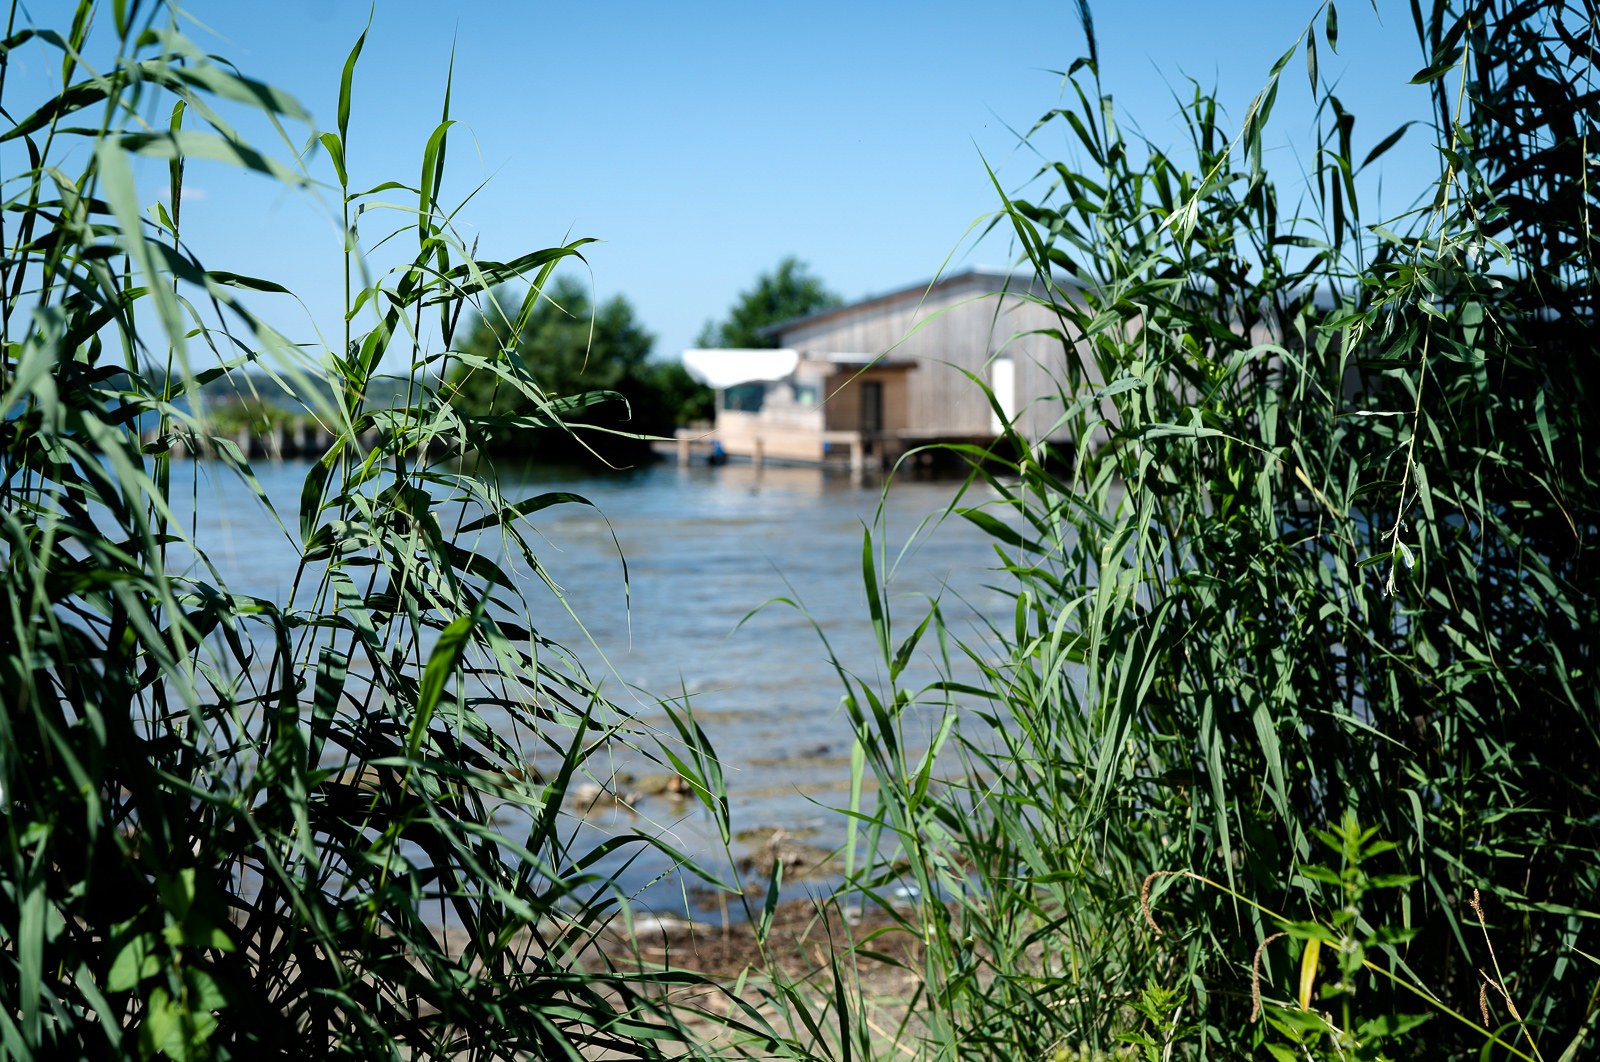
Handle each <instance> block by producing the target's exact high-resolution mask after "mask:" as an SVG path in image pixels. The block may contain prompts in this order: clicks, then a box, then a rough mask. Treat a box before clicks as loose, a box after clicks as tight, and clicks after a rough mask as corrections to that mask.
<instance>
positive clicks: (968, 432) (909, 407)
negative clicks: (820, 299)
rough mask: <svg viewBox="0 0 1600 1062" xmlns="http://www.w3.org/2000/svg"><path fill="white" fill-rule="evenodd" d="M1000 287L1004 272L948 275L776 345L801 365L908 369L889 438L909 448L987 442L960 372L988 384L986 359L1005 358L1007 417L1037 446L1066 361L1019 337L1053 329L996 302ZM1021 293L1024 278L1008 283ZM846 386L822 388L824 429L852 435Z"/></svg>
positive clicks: (1054, 407)
mask: <svg viewBox="0 0 1600 1062" xmlns="http://www.w3.org/2000/svg"><path fill="white" fill-rule="evenodd" d="M1006 282H1007V277H1006V275H1005V274H1003V273H993V272H983V271H978V270H973V271H968V272H964V273H960V274H956V275H954V276H951V277H947V278H944V279H942V280H939V281H937V282H935V283H933V284H932V285H931V286H929V285H918V286H916V287H911V288H905V289H902V290H900V291H896V292H892V293H890V294H887V295H882V296H878V297H876V298H872V299H867V300H864V301H862V302H858V303H854V304H851V305H848V306H841V307H838V308H836V309H833V310H828V311H824V312H823V313H819V314H814V315H812V316H810V317H804V318H801V319H799V320H797V321H791V322H789V323H787V324H784V325H780V326H778V328H777V329H776V331H777V334H778V340H779V343H780V344H781V345H782V346H784V347H788V348H792V349H794V350H797V351H799V352H800V355H801V358H802V359H806V360H811V359H825V358H828V357H830V356H837V355H838V354H840V353H850V354H857V355H863V356H883V357H884V358H885V359H886V360H888V361H890V362H909V363H910V364H911V365H913V366H914V368H911V369H910V370H909V371H906V372H905V374H904V379H905V385H904V390H903V394H904V409H903V412H902V411H899V410H897V411H896V412H897V415H896V416H894V417H893V418H892V420H893V429H892V430H895V431H896V432H897V434H899V435H900V436H901V437H902V438H905V439H907V440H909V441H914V440H920V439H939V438H982V437H984V436H993V435H994V415H993V411H992V409H991V407H990V405H989V401H988V399H987V397H986V396H985V395H984V394H983V392H982V391H981V390H979V389H978V388H977V387H975V386H974V385H973V383H972V381H971V380H970V379H968V378H967V377H966V376H965V375H963V373H962V371H961V370H965V371H966V372H969V373H972V374H973V375H974V376H977V377H978V378H979V379H982V380H983V381H984V382H985V383H992V382H993V375H992V370H991V366H990V359H991V358H993V357H995V356H996V355H999V356H1002V357H1009V358H1010V359H1011V361H1012V364H1013V366H1014V372H1015V384H1016V394H1015V395H1014V396H1012V403H1011V405H1010V408H1012V409H1014V410H1016V411H1018V413H1019V414H1020V419H1019V424H1020V427H1021V429H1022V432H1023V434H1024V435H1026V436H1028V437H1029V438H1032V439H1038V438H1041V437H1043V436H1044V435H1046V433H1048V432H1050V429H1051V428H1052V427H1053V425H1054V424H1055V421H1056V418H1057V417H1058V415H1059V413H1060V402H1059V400H1058V399H1057V397H1056V396H1057V393H1058V390H1059V389H1060V387H1061V386H1062V381H1063V379H1064V375H1065V373H1064V353H1063V351H1062V348H1061V345H1060V344H1059V343H1057V342H1055V341H1054V340H1051V339H1049V338H1046V337H1043V336H1037V335H1027V334H1026V333H1029V332H1032V331H1035V330H1037V329H1040V328H1056V327H1059V326H1058V322H1057V321H1056V319H1055V317H1054V315H1053V314H1051V313H1050V311H1049V310H1048V309H1047V308H1045V307H1041V306H1039V305H1037V304H1035V303H1033V302H1030V301H1028V300H1025V299H1023V298H1019V297H1017V296H1016V295H1007V296H1005V297H998V296H997V293H998V292H999V291H1000V290H1001V289H1002V287H1003V286H1005V284H1006ZM1025 285H1026V278H1017V279H1013V280H1012V281H1011V284H1010V290H1011V291H1017V290H1018V289H1021V288H1025ZM871 378H873V375H863V376H862V377H861V378H860V379H862V380H866V379H871ZM850 379H851V375H850V374H849V373H841V374H839V376H838V377H836V378H835V380H834V381H830V382H832V383H833V386H831V387H830V388H829V392H828V405H829V407H830V408H829V412H828V423H829V426H830V427H840V428H843V427H853V426H855V420H854V417H855V409H856V405H855V403H856V402H857V401H858V400H857V398H856V397H855V396H854V395H853V394H852V392H853V391H854V388H853V387H850V386H846V387H844V388H843V389H840V388H839V383H842V382H844V381H849V380H850ZM885 393H886V395H891V394H893V393H894V392H893V391H890V390H889V389H887V388H886V390H885ZM835 405H837V406H838V408H837V409H836V408H833V407H834V406H835ZM902 416H903V418H904V419H903V420H902V419H901V417H902ZM885 427H886V428H888V427H890V425H889V424H888V423H886V425H885Z"/></svg>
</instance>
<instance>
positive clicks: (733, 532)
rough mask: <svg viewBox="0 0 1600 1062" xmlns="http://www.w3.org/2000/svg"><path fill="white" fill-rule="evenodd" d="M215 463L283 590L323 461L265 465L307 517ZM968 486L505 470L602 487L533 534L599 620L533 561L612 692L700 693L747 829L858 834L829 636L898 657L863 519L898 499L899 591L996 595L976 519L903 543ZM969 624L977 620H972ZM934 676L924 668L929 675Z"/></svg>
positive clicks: (654, 707) (267, 585)
mask: <svg viewBox="0 0 1600 1062" xmlns="http://www.w3.org/2000/svg"><path fill="white" fill-rule="evenodd" d="M199 467H200V469H201V471H200V472H199V476H200V480H199V483H198V485H197V491H196V496H197V499H198V501H199V502H200V504H199V506H198V526H197V528H196V534H197V537H198V539H199V541H200V542H201V544H202V546H203V547H204V548H205V549H206V550H207V551H208V553H209V554H210V556H211V558H212V560H213V562H214V563H216V564H217V566H218V568H219V569H220V570H221V572H222V574H223V576H224V578H225V579H227V580H228V581H229V583H230V585H231V586H232V587H233V588H234V589H235V590H236V591H242V592H245V593H250V594H258V595H261V596H266V597H274V598H277V599H279V600H282V599H283V598H284V597H285V596H286V595H287V593H288V591H289V588H290V585H291V582H292V579H293V575H294V569H293V565H294V561H295V557H296V553H295V549H294V547H293V544H292V541H291V538H290V536H291V535H294V534H297V531H296V530H295V529H296V528H297V526H298V516H297V513H296V509H297V506H298V499H299V492H300V487H301V484H302V483H303V482H304V478H305V474H306V471H307V469H308V467H309V466H308V465H307V464H305V463H303V462H285V463H283V464H279V465H267V466H262V467H259V468H257V473H258V475H259V477H260V479H261V482H262V485H263V486H264V488H265V489H266V491H267V494H268V495H269V497H271V498H272V499H273V501H274V504H275V505H277V506H278V512H279V514H280V515H281V516H282V519H283V522H284V524H286V525H288V528H289V530H287V531H286V530H285V529H284V528H283V527H282V526H280V525H279V524H278V523H277V522H276V521H274V520H273V519H272V518H271V517H268V516H264V515H263V513H262V510H261V507H260V505H259V503H257V502H256V501H255V499H254V498H253V497H252V496H251V494H250V492H249V491H248V490H247V489H245V488H244V487H242V486H241V485H239V484H238V483H236V482H234V481H233V480H232V478H231V477H230V476H229V475H228V474H227V473H225V472H223V471H222V470H221V469H220V468H219V469H216V470H215V472H214V473H213V472H211V471H209V470H206V466H199ZM958 486H959V484H957V483H950V482H906V483H900V484H897V485H896V486H895V487H894V489H893V490H891V491H890V492H889V493H888V495H887V498H886V499H885V498H884V497H883V495H882V494H881V492H880V490H879V489H878V488H877V487H874V486H866V487H859V486H852V485H851V484H850V482H849V481H848V479H846V478H843V477H841V476H838V475H830V474H827V473H824V472H821V471H819V470H816V469H798V468H775V467H770V466H769V467H766V468H763V469H762V470H760V471H759V472H757V471H756V470H754V469H752V468H750V467H749V466H740V465H727V466H723V467H720V468H709V467H690V468H679V467H676V466H670V465H661V466H656V467H652V468H647V469H642V470H638V471H634V472H629V473H612V474H607V475H599V476H595V475H588V476H573V475H570V474H569V475H556V474H552V473H549V472H543V473H540V472H530V471H523V472H518V473H504V474H502V478H501V482H500V487H501V490H502V492H503V493H504V494H505V495H506V496H507V497H508V498H511V499H520V498H522V497H527V496H530V495H534V494H538V493H543V492H545V491H550V490H562V491H570V492H573V493H576V494H580V495H582V496H583V497H585V498H587V499H588V500H589V501H591V502H592V503H593V505H594V507H593V508H589V507H585V506H581V505H560V506H556V507H553V508H550V509H546V510H543V511H541V512H539V513H537V514H536V515H535V518H534V524H535V527H536V528H537V535H535V536H530V538H531V540H532V541H534V542H535V543H536V549H537V550H538V552H539V559H540V562H541V564H542V565H543V566H544V567H545V569H546V570H547V571H548V573H549V575H550V576H551V577H552V578H553V579H554V580H555V581H556V583H557V584H558V585H559V586H560V587H561V590H562V592H563V594H564V596H565V598H566V600H567V602H569V603H570V604H571V606H572V609H573V611H574V612H576V614H577V617H578V619H579V620H581V622H582V626H581V627H580V626H579V624H578V622H577V621H575V620H574V619H573V618H572V617H571V616H569V615H568V614H567V612H566V611H565V610H564V608H562V607H561V605H560V603H559V602H558V601H557V600H556V599H555V598H554V596H553V595H552V594H551V593H550V591H549V590H548V589H547V588H546V587H544V586H543V585H542V584H539V583H537V582H536V581H535V580H533V579H532V577H529V576H527V573H523V575H524V577H526V578H527V582H526V584H525V589H527V591H528V593H529V597H530V599H531V600H532V602H533V614H534V619H535V623H536V624H537V625H538V626H539V629H540V633H542V634H544V635H545V636H547V637H551V638H554V639H555V640H556V641H558V642H560V643H562V644H565V645H567V646H568V647H569V648H570V649H572V650H573V651H574V653H575V654H576V655H577V656H578V657H579V658H580V659H581V660H582V661H583V663H584V665H585V667H586V668H587V669H588V671H589V672H590V674H591V676H592V677H594V678H596V679H597V680H598V681H600V682H601V683H602V688H603V691H604V692H605V693H606V694H607V695H608V696H609V697H610V698H611V699H612V700H614V701H616V702H617V703H619V704H621V705H622V706H624V707H625V708H627V709H629V710H630V711H633V712H634V713H636V714H637V715H638V717H639V718H640V720H641V721H642V722H643V723H644V724H646V725H650V726H655V727H659V728H661V729H663V730H665V731H666V732H668V733H670V732H671V727H670V725H669V724H668V722H667V720H666V717H665V715H664V713H663V712H662V710H661V709H660V707H659V704H658V698H661V697H667V698H680V699H681V698H687V700H688V702H689V703H690V704H691V705H692V706H693V709H694V714H695V717H696V718H697V719H698V720H699V722H700V723H701V725H702V726H703V727H704V729H705V730H706V732H707V733H708V735H709V736H710V738H711V740H712V742H713V743H714V745H715V746H716V749H717V752H718V754H719V757H720V758H721V760H722V762H723V769H724V776H725V778H726V781H727V785H728V790H729V794H730V798H731V803H732V807H733V817H734V829H735V830H736V831H741V830H743V831H754V832H759V831H761V830H762V829H772V828H778V827H781V828H783V829H786V830H790V831H795V830H806V831H811V832H810V833H809V834H808V836H810V837H811V838H813V839H814V840H815V841H816V842H817V843H820V844H824V845H828V844H838V843H840V842H841V841H842V840H843V836H844V827H843V822H842V820H841V819H840V818H839V817H838V816H836V815H833V814H831V813H830V812H829V811H828V810H827V808H830V807H836V806H838V805H839V804H841V803H842V802H843V801H844V800H845V799H846V798H847V795H848V793H847V782H848V778H849V757H850V748H851V735H850V729H849V726H848V722H847V720H846V718H845V716H844V714H843V712H842V710H841V709H840V694H841V687H840V683H839V680H838V677H837V675H836V674H835V673H834V671H833V668H832V666H831V664H830V663H829V659H828V648H829V647H831V649H832V651H833V653H834V654H835V655H836V656H837V657H838V658H839V660H840V662H841V663H842V664H843V665H844V666H845V667H847V668H849V669H850V670H852V671H854V672H855V673H857V674H860V675H868V676H870V675H875V674H877V673H878V672H879V671H880V670H881V669H880V668H878V667H877V666H875V662H876V658H877V652H876V649H875V641H874V635H873V631H872V627H871V624H870V621H869V617H868V613H867V607H866V598H865V592H864V590H863V584H862V577H861V566H862V535H863V529H864V527H865V526H867V525H870V524H872V523H873V521H874V518H875V512H876V511H877V509H878V507H879V505H880V503H881V504H882V505H883V507H884V514H885V521H886V526H887V528H888V547H889V548H888V552H887V555H886V557H885V563H886V565H887V566H888V567H889V568H890V569H892V571H893V573H894V574H893V579H892V581H891V584H890V590H891V594H892V595H896V596H899V597H902V598H905V597H911V598H923V599H926V598H927V597H930V596H933V595H940V594H943V595H944V596H945V597H946V599H947V600H948V599H949V597H950V595H952V594H956V595H960V596H961V597H962V598H963V599H965V600H967V601H969V602H972V603H975V604H977V605H979V606H980V607H983V608H988V607H990V606H992V605H993V604H994V603H995V602H994V600H993V595H992V592H991V591H987V590H985V589H984V583H985V581H986V570H987V569H988V568H990V567H991V566H992V565H993V564H994V563H995V561H994V554H993V552H992V549H991V548H990V545H989V540H988V539H987V538H986V537H985V536H984V535H983V534H982V533H981V532H980V531H978V530H977V529H976V528H974V527H972V526H971V525H970V524H968V523H967V522H966V521H964V520H958V519H957V520H948V521H945V522H943V523H941V524H939V525H938V526H929V527H925V528H923V529H922V533H921V534H917V535H916V537H917V539H918V541H917V544H916V545H915V546H914V547H913V548H912V549H911V550H910V551H909V552H908V553H907V554H906V555H904V556H901V555H900V553H899V551H900V550H901V548H902V547H903V546H904V545H905V543H906V542H907V540H908V539H909V538H911V537H912V536H913V535H914V534H916V533H917V532H918V529H919V527H921V526H922V525H923V523H924V521H925V519H926V518H927V517H928V516H929V515H930V514H935V513H937V512H939V511H940V510H941V509H942V508H943V507H944V506H945V505H946V504H947V503H948V502H949V501H950V499H951V497H952V496H953V494H954V492H955V490H956V489H957V488H958ZM619 548H620V553H619ZM624 560H625V562H626V567H624ZM625 571H626V576H625V575H624V572H625ZM897 607H898V608H899V609H900V610H901V614H902V615H903V616H905V620H904V621H902V629H901V630H900V633H901V634H904V633H909V632H910V630H911V629H912V627H913V626H914V623H915V621H916V620H918V619H920V618H921V616H922V614H923V603H922V602H921V601H917V600H901V601H900V602H898V604H897ZM960 612H961V610H959V609H958V610H956V615H957V616H959V615H960ZM957 629H958V630H960V631H961V632H962V633H966V629H964V628H962V627H961V626H960V621H959V620H957ZM824 638H825V639H826V646H825V645H824ZM931 677H932V671H931V668H929V667H924V668H923V669H922V670H921V671H920V672H918V671H916V670H915V669H914V670H913V674H912V675H911V681H912V682H913V683H916V682H919V681H926V680H927V679H929V678H931ZM912 725H916V723H915V721H913V723H912ZM908 740H914V738H912V736H911V735H908ZM614 766H615V769H616V770H617V771H618V772H620V773H621V774H622V775H623V776H624V777H625V778H627V779H631V780H632V784H635V785H636V786H637V787H638V793H637V795H638V796H639V801H638V803H637V812H638V813H639V814H641V815H643V816H645V817H647V818H649V819H650V820H653V821H655V822H657V823H659V824H661V825H663V826H666V827H667V828H669V829H671V830H672V831H673V836H674V838H675V840H676V842H678V843H680V844H681V845H682V846H684V847H686V848H688V849H689V850H690V851H695V850H701V851H703V850H704V845H705V843H706V839H705V836H704V834H705V830H706V828H707V827H706V824H704V823H702V822H699V821H698V820H697V819H696V818H695V816H693V815H692V814H690V813H689V812H687V811H685V810H684V805H682V804H680V803H675V802H673V801H672V800H671V799H670V798H669V797H668V796H667V795H665V794H663V795H660V796H657V795H654V793H653V792H652V791H653V790H659V789H660V785H659V781H658V779H659V773H660V772H661V771H662V770H663V768H662V767H661V766H659V765H656V764H652V763H650V762H648V761H646V760H643V759H642V758H638V757H635V756H633V755H632V754H630V753H629V752H627V751H626V750H619V751H618V752H617V754H616V757H615V759H614ZM652 779H656V781H652ZM628 784H630V783H629V782H627V781H625V782H624V783H623V786H624V788H625V787H626V786H627V785H628ZM630 814H632V813H631V812H629V811H628V810H626V809H625V808H619V807H617V806H615V805H614V804H612V805H609V806H607V807H605V808H603V809H602V808H600V807H598V805H597V808H596V811H595V812H594V813H593V814H592V815H591V819H592V820H593V823H594V827H595V828H596V829H600V830H603V829H605V828H607V825H608V820H611V819H613V818H615V819H617V820H619V821H620V820H621V819H622V818H623V817H626V816H628V815H630ZM630 825H634V826H640V825H645V823H643V822H641V821H633V822H630Z"/></svg>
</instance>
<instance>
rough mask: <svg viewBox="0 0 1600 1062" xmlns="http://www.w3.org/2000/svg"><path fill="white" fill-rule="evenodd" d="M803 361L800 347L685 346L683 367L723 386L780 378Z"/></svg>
mask: <svg viewBox="0 0 1600 1062" xmlns="http://www.w3.org/2000/svg"><path fill="white" fill-rule="evenodd" d="M799 364H800V352H799V351H797V350H729V349H722V350H686V351H684V352H683V367H684V368H685V369H688V370H689V375H690V376H693V377H694V378H695V379H696V380H699V381H700V382H701V383H703V384H705V385H706V386H707V387H714V388H716V389H717V390H719V391H720V390H722V389H723V388H724V387H732V386H733V385H734V384H742V383H750V382H752V381H755V380H781V379H783V378H784V377H785V376H788V375H789V374H790V373H792V372H794V368H795V366H796V365H799Z"/></svg>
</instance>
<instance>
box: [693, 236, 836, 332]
mask: <svg viewBox="0 0 1600 1062" xmlns="http://www.w3.org/2000/svg"><path fill="white" fill-rule="evenodd" d="M842 301H843V300H842V299H840V298H839V296H838V295H837V294H835V293H834V292H831V291H829V290H828V289H827V288H825V287H824V286H823V284H822V281H820V280H818V279H817V278H816V277H814V276H812V275H811V274H810V273H808V272H807V270H806V264H805V263H804V262H802V261H800V260H799V259H798V258H795V257H794V256H793V255H790V256H789V257H788V258H785V259H784V260H783V261H781V262H779V263H778V268H777V269H775V270H773V271H772V272H771V273H763V274H761V275H760V276H759V277H757V278H756V284H755V287H753V288H751V289H750V290H749V291H745V292H741V293H740V294H739V298H738V300H737V301H735V302H734V304H733V308H732V309H730V310H729V311H728V318H727V320H725V321H707V322H706V326H705V327H704V328H702V329H701V330H700V337H699V339H697V340H696V342H697V343H698V344H699V345H700V346H702V347H775V346H777V345H778V338H777V337H776V336H774V335H773V334H772V333H771V332H770V331H768V329H770V328H771V326H772V325H775V324H780V323H782V322H784V321H792V320H794V319H795V318H796V317H804V316H806V315H807V314H811V313H816V312H818V311H819V310H826V309H830V308H832V307H834V306H838V305H839V304H840V303H841V302H842Z"/></svg>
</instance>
